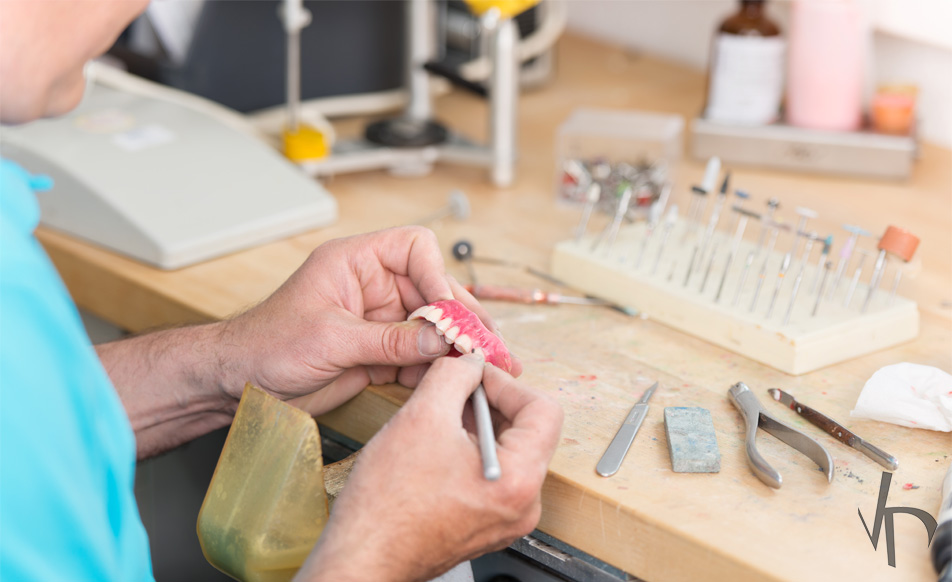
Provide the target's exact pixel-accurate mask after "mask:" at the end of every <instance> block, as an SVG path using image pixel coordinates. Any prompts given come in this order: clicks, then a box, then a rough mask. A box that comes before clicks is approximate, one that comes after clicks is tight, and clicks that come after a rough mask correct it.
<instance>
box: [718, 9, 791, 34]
mask: <svg viewBox="0 0 952 582" xmlns="http://www.w3.org/2000/svg"><path fill="white" fill-rule="evenodd" d="M718 30H719V31H720V32H723V33H725V34H736V35H751V36H780V27H779V26H777V25H776V24H774V22H773V21H772V20H770V19H769V18H767V15H766V14H765V13H764V0H741V2H740V10H739V11H737V13H735V14H732V15H731V16H729V17H727V19H726V20H724V22H722V23H721V27H720V28H719V29H718Z"/></svg>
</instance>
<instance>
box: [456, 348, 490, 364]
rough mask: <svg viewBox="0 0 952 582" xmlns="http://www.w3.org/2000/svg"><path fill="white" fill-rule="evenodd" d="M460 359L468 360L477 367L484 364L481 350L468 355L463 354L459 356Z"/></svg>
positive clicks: (484, 357)
mask: <svg viewBox="0 0 952 582" xmlns="http://www.w3.org/2000/svg"><path fill="white" fill-rule="evenodd" d="M460 359H463V360H470V361H472V362H474V363H476V364H478V365H482V364H483V363H485V362H486V355H485V354H483V350H480V349H476V350H473V351H472V352H470V353H468V354H463V355H462V356H460Z"/></svg>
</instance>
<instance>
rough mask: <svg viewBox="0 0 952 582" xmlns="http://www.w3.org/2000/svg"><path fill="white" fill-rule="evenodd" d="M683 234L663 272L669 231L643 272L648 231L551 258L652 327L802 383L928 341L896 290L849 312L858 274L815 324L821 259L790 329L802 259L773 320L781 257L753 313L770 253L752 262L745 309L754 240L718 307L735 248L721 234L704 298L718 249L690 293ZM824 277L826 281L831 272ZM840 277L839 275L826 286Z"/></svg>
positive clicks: (744, 248) (586, 241)
mask: <svg viewBox="0 0 952 582" xmlns="http://www.w3.org/2000/svg"><path fill="white" fill-rule="evenodd" d="M684 229H685V225H684V223H683V222H681V223H678V224H677V225H676V226H675V227H674V228H673V230H672V232H671V234H670V236H669V237H668V242H667V245H665V250H664V253H663V255H662V259H661V261H659V263H658V268H657V269H654V265H655V259H656V257H657V254H658V247H659V245H660V242H661V239H662V238H663V237H662V236H661V234H662V233H661V232H660V231H661V229H660V228H659V229H658V230H657V231H656V232H655V233H654V234H653V235H652V237H651V238H650V239H649V243H648V244H647V246H646V247H645V251H644V254H643V256H642V259H641V263H640V266H639V268H635V263H636V262H637V261H638V257H639V255H641V252H642V251H641V249H642V241H643V240H644V234H645V225H644V224H636V225H632V226H628V227H624V228H623V229H622V230H621V232H620V233H619V234H618V238H617V240H616V241H615V243H614V244H613V245H612V247H611V250H610V251H607V250H606V247H605V245H604V244H603V245H601V246H599V247H598V248H597V249H596V250H595V251H593V250H592V245H593V244H594V241H595V238H596V237H592V236H589V237H584V238H582V240H580V241H578V242H576V241H574V240H571V241H564V242H561V243H559V244H557V245H556V247H555V250H554V252H553V256H552V274H553V275H554V276H555V277H557V278H558V279H561V280H562V281H565V282H566V283H568V284H569V285H571V286H572V287H574V288H577V289H579V290H581V291H584V292H586V293H589V294H591V295H595V296H598V297H602V298H604V299H608V300H611V301H614V302H616V303H619V304H621V305H627V306H631V307H634V308H637V309H639V310H640V311H641V312H642V313H645V314H646V315H647V316H648V317H650V318H651V319H653V320H656V321H659V322H661V323H663V324H665V325H668V326H670V327H673V328H675V329H678V330H681V331H684V332H686V333H689V334H691V335H694V336H697V337H699V338H701V339H703V340H706V341H709V342H711V343H714V344H716V345H719V346H721V347H724V348H727V349H729V350H731V351H733V352H736V353H738V354H741V355H743V356H746V357H748V358H751V359H753V360H756V361H758V362H761V363H764V364H767V365H768V366H771V367H773V368H776V369H778V370H780V371H783V372H787V373H788V374H793V375H799V374H805V373H807V372H811V371H813V370H816V369H819V368H822V367H824V366H828V365H831V364H835V363H838V362H842V361H844V360H848V359H851V358H854V357H857V356H861V355H863V354H868V353H870V352H873V351H876V350H880V349H883V348H887V347H890V346H894V345H897V344H900V343H903V342H906V341H909V340H912V339H914V338H915V337H916V336H917V335H918V333H919V310H918V308H917V307H916V303H915V302H914V301H911V300H909V299H905V298H902V297H895V298H894V299H892V300H890V297H889V290H888V289H880V290H879V291H878V292H877V293H876V295H875V296H874V297H873V300H872V303H871V304H870V306H869V310H868V311H867V312H866V313H862V311H861V309H862V305H863V302H864V301H865V299H866V294H867V291H868V289H867V287H866V285H864V284H862V283H860V284H859V285H858V286H857V288H856V291H855V293H854V296H853V298H852V302H851V305H850V307H849V308H844V307H843V299H844V297H845V296H846V292H847V290H848V287H849V283H850V277H851V276H852V274H853V273H852V270H850V271H849V272H847V273H846V274H845V275H844V276H843V280H842V281H841V282H840V285H839V286H838V289H837V292H836V294H835V295H834V297H833V298H832V300H828V299H826V292H825V291H824V297H823V301H822V302H821V304H820V306H819V309H818V310H817V315H816V316H813V315H812V312H813V308H814V305H815V301H816V292H813V293H811V290H812V288H813V286H814V277H815V276H817V275H818V273H817V272H816V271H817V270H816V262H815V261H816V258H815V257H814V259H813V260H812V262H811V264H810V265H809V266H808V267H807V268H806V270H805V271H804V276H803V278H802V282H801V287H800V291H799V293H798V294H797V300H796V302H795V303H794V308H793V311H792V312H791V315H790V321H789V323H788V324H786V325H784V324H783V321H784V318H785V316H786V312H787V308H788V305H789V303H790V297H791V294H792V289H793V287H794V280H795V278H796V276H797V273H798V272H799V269H800V266H799V264H798V263H797V262H796V261H794V263H793V264H792V265H791V267H790V269H789V271H788V272H787V274H786V277H784V283H783V284H782V286H781V289H780V293H779V295H778V296H777V300H776V303H775V305H774V308H773V311H772V313H771V316H770V318H769V319H768V318H766V317H765V314H766V312H767V309H768V305H769V304H770V301H771V298H772V296H773V292H774V287H775V285H776V282H777V279H778V277H777V273H778V271H779V267H780V263H781V261H782V255H781V254H779V253H774V254H773V255H772V256H771V257H770V259H769V263H768V269H767V271H766V275H765V278H764V283H763V285H762V288H761V290H760V294H759V297H758V300H757V305H756V307H755V309H754V310H753V311H751V310H750V306H751V301H752V299H753V296H754V289H755V287H756V284H757V280H758V275H759V272H760V266H761V263H762V261H763V257H764V252H763V251H762V252H761V253H760V255H759V256H758V257H757V258H756V259H755V260H754V262H753V263H752V265H751V267H750V269H749V271H748V276H747V278H746V282H745V285H744V288H743V290H742V291H741V294H740V296H739V299H738V301H737V304H736V306H733V305H732V304H733V302H734V296H735V293H736V291H737V288H738V285H739V283H740V279H741V274H742V271H743V269H744V266H745V263H746V259H747V256H748V253H749V251H751V250H753V249H754V248H755V246H756V245H754V244H753V243H750V242H747V241H744V242H743V243H742V244H741V246H740V250H739V252H738V253H737V254H736V256H735V257H734V260H733V261H732V264H731V267H730V270H729V272H728V275H727V277H726V279H725V283H724V289H723V291H722V293H721V297H720V299H719V301H716V302H715V299H714V298H715V295H716V294H717V291H718V286H719V284H720V281H721V277H722V275H723V272H724V268H725V265H726V262H727V256H728V252H729V246H730V241H728V240H726V238H725V237H724V235H723V234H722V233H718V234H716V235H715V236H714V238H713V240H712V245H711V246H713V244H715V243H717V256H716V259H715V261H714V262H713V263H712V265H711V269H710V275H709V277H708V281H707V283H706V285H705V287H704V292H703V293H700V292H699V288H700V287H701V283H702V280H703V278H704V273H705V271H706V269H707V264H708V260H709V255H710V251H711V246H709V247H708V254H707V256H705V257H703V260H702V266H701V268H700V269H696V270H695V269H692V272H693V273H692V276H691V277H690V278H689V280H688V284H687V285H685V284H684V280H685V273H686V271H687V265H688V263H689V261H690V259H691V255H692V251H693V249H694V240H693V239H692V238H688V239H687V240H686V241H685V242H684V243H682V237H683V233H684ZM718 237H721V238H718ZM801 247H802V245H801ZM871 268H872V267H871V265H870V264H868V263H867V265H866V271H865V273H866V275H865V276H864V278H868V274H869V272H870V270H871ZM652 271H654V273H653V274H652ZM819 276H821V277H822V273H819ZM832 279H833V276H832V274H830V276H829V277H827V281H826V285H827V286H828V285H830V284H831V282H832Z"/></svg>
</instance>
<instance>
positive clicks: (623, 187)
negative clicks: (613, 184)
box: [592, 182, 632, 255]
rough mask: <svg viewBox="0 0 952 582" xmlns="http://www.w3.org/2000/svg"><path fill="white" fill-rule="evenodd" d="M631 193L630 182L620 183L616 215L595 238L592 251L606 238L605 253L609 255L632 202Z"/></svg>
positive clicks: (617, 193)
mask: <svg viewBox="0 0 952 582" xmlns="http://www.w3.org/2000/svg"><path fill="white" fill-rule="evenodd" d="M631 194H632V188H631V184H630V183H629V182H622V183H621V184H619V185H618V191H617V192H616V196H617V197H618V206H617V207H616V208H615V215H614V216H613V217H612V221H611V224H609V225H608V226H607V227H605V230H603V231H602V233H601V234H600V235H599V236H598V238H597V239H595V242H594V243H593V244H592V252H594V251H595V249H597V248H598V246H599V245H600V244H601V243H602V241H603V240H605V242H606V244H605V253H604V254H606V255H607V254H609V253H611V251H612V246H614V244H615V238H616V237H617V236H618V229H619V228H620V227H621V221H622V220H624V218H625V214H626V213H627V212H628V206H629V205H630V204H631Z"/></svg>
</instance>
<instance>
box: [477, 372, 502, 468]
mask: <svg viewBox="0 0 952 582" xmlns="http://www.w3.org/2000/svg"><path fill="white" fill-rule="evenodd" d="M470 398H471V400H472V402H473V416H474V417H475V418H476V435H477V438H478V439H479V452H480V455H481V456H482V458H483V477H485V478H486V480H487V481H496V480H497V479H499V478H500V477H501V476H502V467H500V466H499V457H498V456H497V455H496V434H495V433H494V432H493V421H492V416H491V415H490V413H489V400H488V399H487V398H486V389H485V388H483V384H482V382H480V383H479V386H477V387H476V391H475V392H473V395H472V396H471V397H470Z"/></svg>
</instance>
